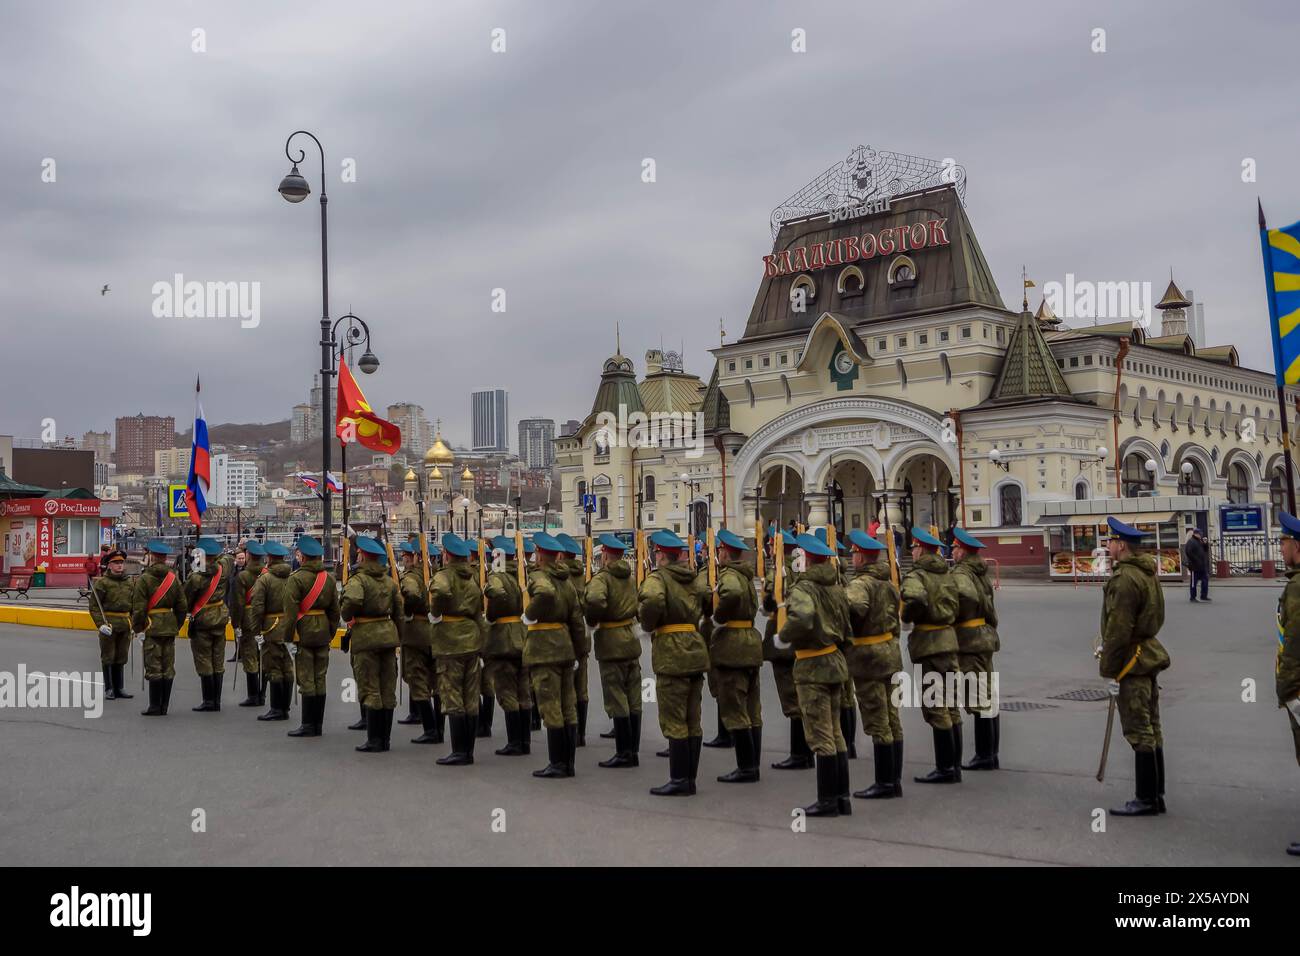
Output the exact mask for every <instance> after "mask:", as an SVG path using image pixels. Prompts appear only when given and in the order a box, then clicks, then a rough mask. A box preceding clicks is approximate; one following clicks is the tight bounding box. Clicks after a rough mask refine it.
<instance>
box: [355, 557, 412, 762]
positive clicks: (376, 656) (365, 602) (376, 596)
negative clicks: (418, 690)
mask: <svg viewBox="0 0 1300 956" xmlns="http://www.w3.org/2000/svg"><path fill="white" fill-rule="evenodd" d="M339 614H340V616H341V617H342V619H343V620H344V621H350V622H351V636H350V640H349V643H350V647H351V650H352V672H353V674H354V675H355V676H356V680H357V696H358V699H359V701H360V703H361V706H362V707H364V708H365V711H366V742H365V743H364V744H362V745H361V746H359V747H357V748H356V749H357V750H359V751H361V752H362V753H375V752H378V751H386V750H388V748H389V743H390V741H391V739H392V733H393V708H394V707H396V706H397V645H398V643H399V636H398V635H399V628H400V627H401V625H402V616H403V608H402V593H401V591H399V590H398V587H397V585H396V584H394V583H393V581H392V579H391V578H390V577H389V575H388V571H387V569H385V568H384V567H383V566H382V565H380V564H379V562H378V561H372V560H364V561H362V563H361V564H360V566H359V567H358V568H357V571H356V573H354V574H353V575H352V576H351V577H349V578H348V583H347V584H345V585H344V586H343V599H342V601H341V603H340V605H339Z"/></svg>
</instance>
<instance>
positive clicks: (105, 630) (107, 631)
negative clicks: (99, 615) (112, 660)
mask: <svg viewBox="0 0 1300 956" xmlns="http://www.w3.org/2000/svg"><path fill="white" fill-rule="evenodd" d="M99 633H100V634H103V635H104V636H105V637H112V636H113V629H112V628H111V627H109V626H108V625H107V624H101V625H99Z"/></svg>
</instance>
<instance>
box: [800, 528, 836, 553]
mask: <svg viewBox="0 0 1300 956" xmlns="http://www.w3.org/2000/svg"><path fill="white" fill-rule="evenodd" d="M795 544H796V545H797V546H798V547H800V548H803V549H804V552H805V553H807V554H815V555H818V556H820V557H823V558H829V557H832V556H834V554H835V552H834V551H832V550H831V548H830V545H828V544H826V543H825V542H824V541H822V540H821V539H820V538H818V537H817V535H815V534H801V535H799V537H798V538H796V539H795Z"/></svg>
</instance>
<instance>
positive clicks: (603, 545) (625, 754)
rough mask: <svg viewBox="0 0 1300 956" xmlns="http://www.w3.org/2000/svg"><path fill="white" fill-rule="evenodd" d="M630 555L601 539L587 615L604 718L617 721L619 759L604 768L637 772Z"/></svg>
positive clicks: (637, 678)
mask: <svg viewBox="0 0 1300 956" xmlns="http://www.w3.org/2000/svg"><path fill="white" fill-rule="evenodd" d="M626 550H627V545H625V544H624V543H623V542H622V541H621V540H619V539H618V538H616V537H614V536H613V535H612V534H603V535H601V536H600V570H599V571H597V572H596V573H595V574H593V575H592V576H591V580H590V581H588V582H587V587H586V590H585V591H584V592H583V616H584V617H585V618H586V621H587V623H588V624H590V625H591V626H592V627H593V628H594V629H595V645H596V664H597V666H598V667H599V668H600V687H601V692H602V694H603V696H604V699H605V713H606V714H607V715H608V716H609V718H610V720H612V721H613V722H614V755H613V756H612V757H610V758H609V759H608V760H602V761H600V763H599V765H600V766H602V767H637V766H640V763H641V758H640V756H639V754H640V750H641V639H640V638H639V637H637V634H636V631H635V630H634V625H635V624H636V611H637V593H636V582H635V580H634V579H633V576H632V566H631V565H630V564H628V563H627V561H626V560H624V554H625V552H626Z"/></svg>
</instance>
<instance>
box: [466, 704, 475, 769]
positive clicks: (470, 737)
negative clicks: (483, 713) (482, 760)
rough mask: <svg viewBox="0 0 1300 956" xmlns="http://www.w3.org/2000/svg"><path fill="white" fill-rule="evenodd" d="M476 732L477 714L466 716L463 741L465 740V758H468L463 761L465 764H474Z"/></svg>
mask: <svg viewBox="0 0 1300 956" xmlns="http://www.w3.org/2000/svg"><path fill="white" fill-rule="evenodd" d="M477 731H478V714H472V715H471V714H466V715H465V737H464V740H465V756H467V757H468V758H469V760H467V761H465V762H466V763H467V764H471V763H473V762H474V744H475V741H476V740H477V739H478V733H477Z"/></svg>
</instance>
